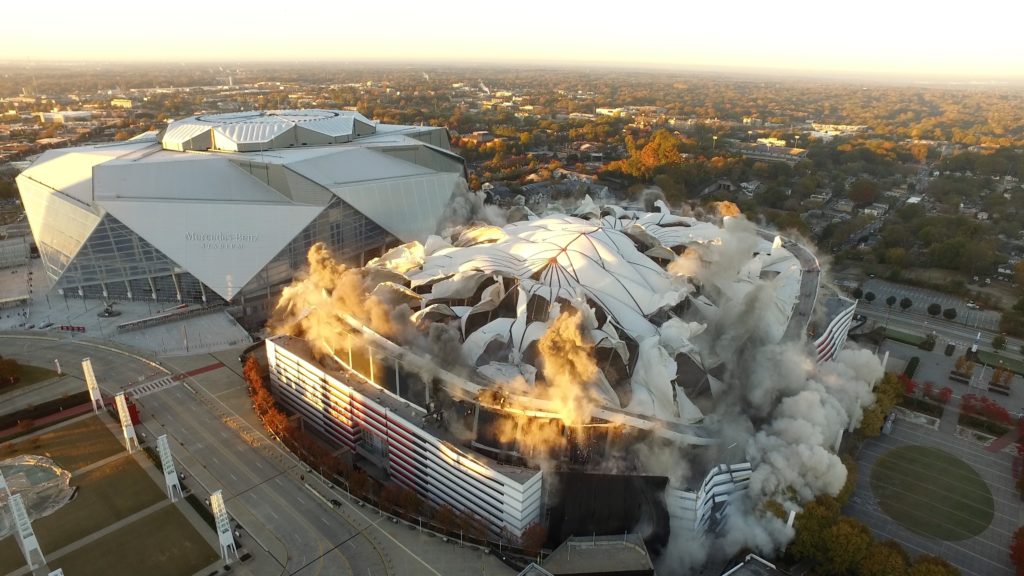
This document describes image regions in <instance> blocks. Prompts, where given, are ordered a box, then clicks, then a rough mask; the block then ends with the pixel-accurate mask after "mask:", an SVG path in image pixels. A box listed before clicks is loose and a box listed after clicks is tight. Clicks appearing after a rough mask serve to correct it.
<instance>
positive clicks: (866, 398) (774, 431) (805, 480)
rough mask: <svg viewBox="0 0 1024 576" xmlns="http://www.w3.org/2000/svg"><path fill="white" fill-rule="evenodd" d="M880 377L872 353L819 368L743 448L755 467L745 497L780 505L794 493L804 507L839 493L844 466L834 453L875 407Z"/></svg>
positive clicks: (843, 356)
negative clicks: (844, 436) (776, 501)
mask: <svg viewBox="0 0 1024 576" xmlns="http://www.w3.org/2000/svg"><path fill="white" fill-rule="evenodd" d="M780 375H783V374H780ZM790 375H794V374H793V373H791V374H790ZM795 375H798V373H796V374H795ZM881 377H882V366H881V363H880V362H879V361H878V359H877V358H876V357H875V356H874V355H873V354H871V353H870V352H868V351H866V350H844V351H842V352H840V353H839V354H838V356H837V357H836V359H835V360H834V361H831V362H826V363H825V364H823V365H821V366H820V367H818V370H817V371H816V372H815V373H814V374H813V375H811V377H810V378H809V379H807V380H805V382H804V385H803V386H802V387H801V389H800V390H799V391H797V392H795V393H793V394H790V395H788V396H785V397H783V398H782V399H781V401H780V402H779V403H778V405H777V406H776V407H775V408H774V410H773V411H772V412H771V420H770V421H769V422H768V423H767V425H765V426H764V427H763V428H762V429H761V430H759V431H758V432H757V434H755V435H754V437H753V438H751V439H750V441H749V442H748V444H747V457H748V458H749V460H750V462H751V464H752V465H753V467H754V472H753V475H752V476H751V480H750V488H749V491H750V492H749V495H750V496H751V497H753V498H756V499H761V500H763V499H768V498H775V499H779V500H783V499H786V498H788V497H789V496H790V495H792V494H795V495H796V496H797V498H798V500H799V501H800V502H805V501H808V500H811V499H813V498H814V497H815V496H817V495H819V494H830V495H832V496H835V495H836V494H838V493H839V491H840V490H841V489H842V487H843V484H844V483H845V482H846V467H845V466H843V464H842V462H841V461H840V459H839V456H837V455H836V454H835V453H834V452H833V450H834V448H835V445H836V443H837V441H838V439H839V437H840V436H839V435H840V433H841V432H842V431H843V430H846V429H848V428H852V427H854V426H856V425H857V424H859V423H860V420H861V417H862V416H863V410H864V408H866V407H868V406H870V405H871V403H873V402H874V394H872V392H871V388H872V385H873V384H874V382H875V381H877V380H878V379H879V378H881ZM793 384H795V383H792V382H790V383H787V382H779V383H778V386H777V387H775V388H773V389H772V390H775V391H778V392H781V391H783V390H792V389H793V386H792V385H793Z"/></svg>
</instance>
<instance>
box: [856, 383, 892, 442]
mask: <svg viewBox="0 0 1024 576" xmlns="http://www.w3.org/2000/svg"><path fill="white" fill-rule="evenodd" d="M902 397H903V384H902V383H901V382H900V380H899V378H897V377H896V376H895V375H894V374H886V375H885V376H883V377H882V380H881V381H880V382H879V383H878V384H877V385H876V386H875V403H874V404H872V405H871V406H868V407H867V408H866V409H865V410H864V417H863V418H861V421H860V428H858V432H859V433H860V435H861V436H864V437H866V438H873V437H875V436H878V435H879V434H880V433H881V431H882V424H883V423H884V422H885V418H886V417H887V416H888V415H889V412H890V411H892V408H893V406H895V405H896V403H897V402H899V401H900V399H901V398H902Z"/></svg>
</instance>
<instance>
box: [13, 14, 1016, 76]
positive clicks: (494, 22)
mask: <svg viewBox="0 0 1024 576" xmlns="http://www.w3.org/2000/svg"><path fill="white" fill-rule="evenodd" d="M50 8H51V9H50V11H49V13H51V14H56V15H59V17H56V18H43V17H41V14H40V13H38V11H37V10H36V8H35V7H33V6H31V5H27V4H21V5H14V6H12V7H9V8H8V13H9V15H10V16H11V18H10V20H9V21H11V22H21V23H22V25H20V26H17V27H13V29H12V30H11V31H10V32H9V33H8V34H7V35H5V37H4V38H2V39H0V55H2V59H3V60H5V61H8V62H14V63H34V62H40V63H42V62H54V61H57V62H67V61H76V62H111V61H116V62H155V61H160V62H174V63H177V62H182V63H186V62H220V63H228V62H256V61H260V62H298V61H305V62H343V63H344V62H350V63H351V62H360V63H362V62H367V63H385V62H388V63H407V64H437V63H446V64H451V63H456V64H474V65H477V64H482V65H487V64H495V65H501V64H528V65H529V64H532V65H538V66H544V65H579V66H609V67H623V66H628V67H634V68H655V69H678V70H694V69H700V70H707V71H718V70H720V71H742V72H763V73H804V74H812V75H817V74H824V75H840V76H865V75H868V76H880V77H907V78H915V79H917V78H936V79H954V80H1015V79H1021V78H1024V66H1022V64H1024V62H1022V58H1021V56H1020V52H1019V50H1016V49H1015V47H1014V45H1013V38H1014V34H1013V30H1012V29H1011V25H1012V22H1014V21H1015V19H1014V18H996V17H994V16H993V15H994V14H998V13H999V12H998V10H997V7H996V5H995V4H994V2H991V1H990V0H983V1H982V2H981V3H980V4H976V5H975V7H974V8H973V9H972V10H970V11H968V12H964V13H958V14H956V15H955V17H954V16H953V15H952V14H950V13H948V12H940V11H924V10H920V9H919V8H917V7H913V6H902V5H889V4H883V3H882V2H880V1H876V0H872V1H870V2H867V3H862V4H861V5H859V6H858V10H857V11H847V12H843V11H842V10H839V9H832V10H828V9H822V7H821V5H820V4H812V3H810V2H807V1H804V0H799V1H797V2H795V3H790V4H788V5H787V10H785V11H780V10H776V9H774V8H773V7H770V6H765V5H760V4H753V3H750V4H747V3H743V4H741V5H740V6H738V7H737V9H735V10H730V11H728V12H725V11H722V10H718V9H716V8H715V7H714V6H711V5H706V6H686V7H662V6H661V5H658V6H654V5H652V6H650V7H647V8H644V7H630V9H629V10H628V11H626V10H618V11H615V10H604V11H599V10H593V9H585V8H584V7H579V8H568V9H565V8H563V9H562V11H561V12H558V13H553V12H552V9H551V7H550V6H548V5H546V4H541V3H539V2H534V1H527V2H519V3H517V4H516V5H514V6H500V7H488V6H477V5H474V4H470V3H467V2H462V1H458V2H451V3H446V4H444V5H436V4H432V5H429V6H428V5H424V4H422V3H418V4H417V3H411V2H405V1H400V2H399V3H398V4H397V5H394V9H393V10H391V11H389V15H388V18H387V19H386V20H383V19H380V18H378V17H377V16H376V15H375V14H373V13H372V12H365V13H359V12H352V13H345V12H341V11H339V10H338V9H337V7H334V6H330V5H328V4H326V3H319V2H318V3H315V4H313V5H311V6H307V7H304V8H303V10H302V11H301V12H299V11H293V12H291V15H290V16H289V13H288V12H284V11H281V10H280V9H277V8H276V7H274V8H273V9H271V7H270V5H263V6H259V5H258V6H257V8H256V9H252V8H249V9H247V10H244V11H242V10H239V9H238V7H237V6H231V5H226V6H222V5H216V4H215V5H209V4H200V3H199V2H196V1H195V0H185V1H183V2H181V3H178V4H176V5H175V11H174V12H173V13H166V14H160V15H159V17H158V18H157V19H156V23H140V22H139V21H138V19H139V14H138V12H130V11H111V12H100V11H97V10H94V9H90V8H87V7H83V6H82V5H80V4H75V3H71V2H67V1H58V2H56V3H55V4H51V5H50ZM990 8H991V9H990ZM998 8H1003V10H1004V11H1005V7H1004V6H1002V5H1000V6H999V7H998ZM316 14H321V15H328V16H323V17H317V16H316ZM330 14H335V16H334V17H331V16H329V15H330ZM353 16H354V17H353Z"/></svg>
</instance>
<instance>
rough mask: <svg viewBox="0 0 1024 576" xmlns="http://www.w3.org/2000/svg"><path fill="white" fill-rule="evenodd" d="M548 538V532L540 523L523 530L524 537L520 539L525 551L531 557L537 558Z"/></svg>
mask: <svg viewBox="0 0 1024 576" xmlns="http://www.w3.org/2000/svg"><path fill="white" fill-rule="evenodd" d="M547 538H548V530H547V528H545V527H544V525H543V524H541V523H540V522H534V523H533V524H530V525H529V526H527V527H526V530H523V535H522V537H521V538H520V539H519V541H520V543H521V545H522V547H523V550H525V551H526V553H527V554H529V555H530V556H536V555H537V554H540V550H541V548H542V547H543V546H544V541H545V540H547Z"/></svg>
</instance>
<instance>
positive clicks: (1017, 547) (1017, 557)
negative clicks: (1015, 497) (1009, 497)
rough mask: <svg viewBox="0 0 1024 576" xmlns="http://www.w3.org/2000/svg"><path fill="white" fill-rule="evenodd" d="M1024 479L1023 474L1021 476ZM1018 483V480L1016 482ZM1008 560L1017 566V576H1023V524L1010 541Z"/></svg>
mask: <svg viewBox="0 0 1024 576" xmlns="http://www.w3.org/2000/svg"><path fill="white" fill-rule="evenodd" d="M1021 479H1024V476H1021ZM1018 485H1019V482H1018ZM1010 560H1011V561H1013V565H1014V566H1016V568H1017V576H1024V526H1021V527H1020V528H1017V531H1016V532H1014V533H1013V541H1011V542H1010Z"/></svg>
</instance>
